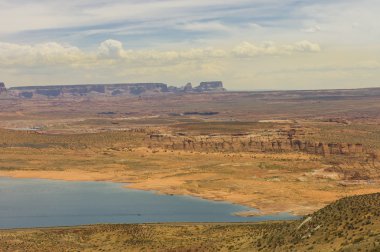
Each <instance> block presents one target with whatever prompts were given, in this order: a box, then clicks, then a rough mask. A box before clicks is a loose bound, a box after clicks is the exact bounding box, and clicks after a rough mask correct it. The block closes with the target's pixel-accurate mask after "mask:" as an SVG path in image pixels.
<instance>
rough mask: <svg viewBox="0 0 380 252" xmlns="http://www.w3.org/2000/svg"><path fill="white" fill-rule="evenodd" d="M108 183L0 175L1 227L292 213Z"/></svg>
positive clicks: (271, 217)
mask: <svg viewBox="0 0 380 252" xmlns="http://www.w3.org/2000/svg"><path fill="white" fill-rule="evenodd" d="M122 186H123V184H118V183H108V182H67V181H57V180H44V179H13V178H7V177H3V178H0V228H26V227H51V226H73V225H84V224H96V223H157V222H249V221H263V220H285V219H295V218H297V217H295V216H291V215H288V214H280V215H268V216H260V217H239V216H234V215H232V214H233V213H234V212H239V211H247V210H252V209H251V208H248V207H244V206H239V205H234V204H230V203H226V202H214V201H208V200H203V199H199V198H195V197H188V196H169V195H157V194H156V193H154V192H146V191H139V190H133V189H125V188H122Z"/></svg>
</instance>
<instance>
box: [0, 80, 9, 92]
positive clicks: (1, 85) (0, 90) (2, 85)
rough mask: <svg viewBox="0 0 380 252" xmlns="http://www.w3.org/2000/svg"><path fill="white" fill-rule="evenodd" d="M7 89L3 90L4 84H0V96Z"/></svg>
mask: <svg viewBox="0 0 380 252" xmlns="http://www.w3.org/2000/svg"><path fill="white" fill-rule="evenodd" d="M6 91H7V89H6V88H5V84H4V82H0V94H2V93H5V92H6Z"/></svg>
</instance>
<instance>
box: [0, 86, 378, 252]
mask: <svg viewBox="0 0 380 252" xmlns="http://www.w3.org/2000/svg"><path fill="white" fill-rule="evenodd" d="M0 97H1V98H0V153H1V155H0V176H10V177H19V178H49V179H62V180H75V181H113V182H123V183H128V185H126V186H128V187H131V188H136V189H142V190H154V191H156V192H157V193H164V194H176V195H177V194H178V195H192V196H197V197H201V198H205V199H211V200H216V201H219V200H223V201H228V202H232V203H236V204H241V205H245V206H249V207H253V208H256V209H258V210H259V213H257V212H243V213H238V214H240V215H243V216H244V215H257V214H276V213H283V212H287V213H291V214H295V215H306V214H311V213H313V212H315V211H317V210H318V209H321V208H323V207H325V206H326V205H328V204H330V203H332V202H334V201H336V200H339V199H340V198H343V197H346V196H352V195H362V194H369V193H376V192H380V174H379V168H380V158H379V155H380V152H379V151H380V124H379V123H380V89H357V90H324V91H272V92H269V91H268V92H226V91H216V92H190V93H187V92H179V93H154V94H152V93H142V94H139V95H120V96H119V95H118V96H108V95H106V94H105V95H93V94H87V95H79V96H75V95H69V96H65V95H63V96H58V97H48V96H47V97H42V96H40V97H33V98H25V97H16V96H12V95H7V94H6V93H5V94H4V93H3V94H2V95H1V96H0ZM376 197H377V196H376ZM355 199H356V198H355ZM338 202H340V201H338ZM346 210H347V209H346ZM347 211H348V210H347ZM376 211H377V212H378V209H377V210H376ZM317 213H318V212H317ZM342 218H343V217H342ZM351 221H353V220H351ZM295 225H299V223H298V222H292V223H264V224H255V225H237V224H236V225H227V224H220V225H207V224H196V225H174V226H172V225H158V226H152V225H137V226H134V225H131V226H122V225H115V226H91V227H78V228H76V229H74V230H70V229H46V230H45V229H44V230H41V231H14V232H15V233H12V236H7V235H4V234H5V233H4V232H3V233H2V237H1V239H2V240H1V241H0V242H3V244H4V242H5V243H6V244H7V246H8V248H11V247H12V244H13V245H17V246H21V247H20V248H24V247H22V246H24V245H25V246H26V245H27V244H28V242H27V240H30V239H32V237H35V235H38V237H39V238H41V239H47V238H46V236H50V235H53V236H57V237H56V238H57V243H56V244H50V245H49V246H53V247H54V246H60V245H59V244H60V242H64V243H65V244H66V242H68V239H69V240H70V239H73V240H70V242H69V243H70V244H71V245H68V246H69V247H68V248H71V247H70V246H73V248H81V249H89V250H93V249H94V248H95V247H91V246H96V244H98V242H100V241H99V240H97V239H100V238H99V237H100V236H104V237H108V236H110V237H112V239H115V240H114V242H115V243H118V244H119V245H120V246H121V247H120V248H122V246H124V245H125V246H127V245H128V246H132V245H133V244H134V245H133V246H132V247H134V246H135V247H134V248H136V249H143V250H144V249H146V250H149V249H152V248H155V249H163V250H164V249H167V247H165V246H164V244H167V243H165V239H171V238H170V237H172V236H176V237H178V234H179V233H181V232H185V233H189V234H191V235H190V237H189V238H188V239H189V240H183V239H180V240H178V241H176V242H173V247H170V249H180V248H182V247H186V248H190V249H194V250H197V249H198V248H205V247H204V246H206V248H209V247H214V246H213V244H214V242H215V243H217V244H219V243H218V241H217V240H218V238H217V237H218V236H219V235H220V233H221V232H223V233H224V232H227V233H228V234H230V235H231V236H230V237H231V239H233V242H232V240H231V244H230V245H229V246H234V247H231V248H229V247H225V246H227V245H226V244H223V245H220V246H222V247H223V248H224V249H225V250H228V249H237V248H246V250H250V248H252V246H254V247H255V248H257V249H258V248H261V246H263V247H262V248H263V250H267V251H270V250H271V248H272V247H270V246H272V245H273V244H277V243H273V242H272V243H271V242H267V241H268V240H266V239H270V235H274V234H273V232H272V231H271V232H272V233H271V232H269V233H266V231H265V232H264V231H262V229H263V228H264V229H267V228H270V230H272V229H278V228H279V229H286V228H293V229H294V227H295ZM342 225H343V224H342ZM371 225H374V224H371ZM162 229H164V231H165V232H164V233H165V235H167V237H166V236H165V237H163V238H162V239H163V241H162V243H160V244H161V245H160V244H158V243H157V241H156V240H155V241H154V242H153V241H151V242H153V243H151V242H149V243H147V244H145V241H144V246H142V244H141V243H139V241H141V240H138V241H137V240H134V239H150V238H149V237H150V236H151V235H153V236H154V235H157V233H161V232H162ZM94 230H96V232H95V233H97V232H99V234H96V235H95V234H94V236H93V233H94ZM115 230H118V231H117V232H121V233H124V232H126V233H128V234H129V232H132V231H131V230H134V231H133V232H135V231H136V230H137V231H138V233H139V234H141V235H142V236H143V237H145V236H146V237H145V238H141V237H137V238H136V237H135V238H133V237H134V235H135V234H133V237H132V238H131V239H129V238H128V240H126V241H125V240H120V239H121V237H122V235H120V236H116V237H115V236H113V235H114V231H115ZM361 231H363V230H361ZM70 232H74V233H70ZM146 232H148V233H146ZM178 232H179V233H178ZM363 232H364V231H363ZM366 232H367V231H366ZM368 232H369V231H368ZM105 233H107V234H105ZM258 233H259V234H261V235H264V236H265V238H263V239H262V240H258V239H257V237H256V235H254V234H258ZM74 234H75V235H74ZM207 234H210V235H212V236H213V235H214V234H215V236H216V238H215V239H216V240H213V241H210V244H208V241H205V240H204V237H205V235H207ZM248 234H249V236H247V235H248ZM291 234H292V235H293V233H291ZM40 235H41V236H40ZM72 235H73V237H72V238H68V237H71V236H72ZM147 235H148V236H147ZM240 235H242V236H240ZM268 235H269V236H268ZM321 235H322V234H321ZM19 236H22V239H21V238H20V239H19V238H16V237H19ZM82 236H85V237H86V238H83V237H82ZM9 237H14V240H12V239H13V238H12V239H11V240H10V238H9ZM59 237H60V238H59ZM97 237H98V238H97ZM202 237H203V238H202ZM239 237H242V238H239ZM268 237H269V238H268ZM370 237H372V236H370ZM58 238H59V239H58ZM25 239H26V240H25ZM33 239H34V238H33ZM76 239H80V240H82V239H89V241H91V244H92V245H91V246H90V245H88V246H90V247H86V246H87V245H86V246H85V245H83V244H82V245H83V246H84V247H80V246H82V245H81V244H80V242H79V243H77V242H78V241H76ZM191 239H200V240H199V243H193V242H192V240H191ZM202 239H203V241H202ZM236 239H238V240H239V239H242V240H241V243H236ZM273 239H279V241H280V240H281V242H282V243H281V244H280V245H281V246H285V245H284V244H287V243H284V242H283V241H284V240H283V239H282V238H281V239H280V238H273ZM284 239H285V238H284ZM286 239H296V238H294V237H292V238H290V237H288V238H286ZM297 239H298V238H297ZM300 239H301V238H300ZM321 239H322V238H321ZM323 239H327V240H326V243H327V242H330V240H331V239H332V238H329V237H327V238H323ZM352 239H355V238H354V237H352ZM190 241H191V242H190ZM260 241H262V242H263V243H262V244H264V243H265V242H267V244H268V245H266V246H267V247H264V245H260V246H259V245H258V244H259V243H260ZM287 241H290V240H287ZM292 241H293V240H292ZM297 241H298V242H300V244H302V246H304V245H305V244H304V243H302V242H301V240H297ZM331 241H332V240H331ZM335 241H336V240H334V244H335ZM19 242H20V243H19ZM92 242H94V243H92ZM315 242H316V244H319V242H320V240H317V241H315ZM346 242H349V240H348V241H346ZM361 242H363V241H362V240H360V241H358V243H361ZM366 242H367V241H366ZM373 242H374V243H373V244H374V246H375V245H376V246H378V241H375V240H374V241H373ZM376 242H377V243H376ZM190 243H191V244H194V245H191V246H190V245H189V244H190ZM102 244H103V245H100V244H98V245H99V246H100V247H102V246H103V247H102V248H103V249H106V250H107V247H104V246H106V245H104V244H106V243H103V242H102ZM123 244H124V245H123ZM131 244H132V245H131ZM233 244H235V245H233ZM253 244H254V245H253ZM270 244H272V245H270ZM297 244H298V243H295V245H294V246H298V245H297ZM198 245H199V246H200V247H197V246H198ZM243 245H244V246H243ZM28 246H29V245H28ZM30 246H31V247H30V248H33V246H32V245H30ZM65 246H66V245H65ZM76 246H79V247H76ZM189 246H190V247H189ZM218 246H219V245H218ZM268 246H269V247H268ZM300 246H301V245H300ZM308 246H310V247H312V248H311V249H310V250H315V251H317V248H319V247H318V246H319V245H318V246H317V245H315V243H314V245H313V243H308ZM334 246H335V245H334ZM350 246H351V245H350ZM350 246H349V248H352V246H351V247H350ZM371 246H372V245H371ZM222 247H220V248H222ZM338 247H339V248H343V247H344V246H343V245H342V244H341V245H339V246H338V245H337V247H336V248H338ZM25 248H26V247H25ZM218 248H219V247H218ZM303 248H304V247H303ZM305 248H306V247H305ZM286 249H289V250H291V247H286ZM31 250H32V249H31ZM280 250H281V249H280ZM280 250H279V251H280ZM348 251H350V250H348ZM352 251H355V250H352Z"/></svg>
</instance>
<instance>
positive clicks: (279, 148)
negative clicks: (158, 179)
mask: <svg viewBox="0 0 380 252" xmlns="http://www.w3.org/2000/svg"><path fill="white" fill-rule="evenodd" d="M147 141H148V143H149V146H150V147H151V148H164V149H170V150H188V151H205V152H272V153H273V152H305V153H310V154H316V155H323V156H329V155H353V154H368V153H367V150H366V149H365V148H364V147H363V145H362V144H350V143H321V142H311V141H305V140H298V139H291V140H288V139H273V140H262V139H258V138H255V137H252V136H250V135H241V136H240V135H239V136H233V135H231V136H182V135H176V136H174V135H165V134H151V135H149V136H148V139H147Z"/></svg>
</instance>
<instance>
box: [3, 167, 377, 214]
mask: <svg viewBox="0 0 380 252" xmlns="http://www.w3.org/2000/svg"><path fill="white" fill-rule="evenodd" d="M0 177H11V178H26V179H28V178H29V179H48V180H62V181H77V182H81V181H83V182H84V181H88V182H110V183H121V184H123V185H121V186H122V187H124V188H129V189H135V190H141V191H153V192H155V193H157V194H163V195H178V196H191V197H196V198H200V199H204V200H209V201H214V202H220V201H223V202H226V203H230V204H235V205H241V206H245V207H249V208H252V209H255V210H257V212H258V213H259V214H258V215H257V212H256V211H255V215H254V216H264V215H278V214H284V213H286V214H289V215H293V216H305V215H308V214H311V213H313V212H315V211H317V210H319V209H321V208H323V207H324V206H325V205H327V204H328V202H326V203H323V204H321V203H319V204H315V205H308V206H303V205H302V206H300V205H294V204H292V202H287V201H286V199H284V201H283V202H281V203H282V204H281V205H279V204H278V202H276V201H273V200H271V198H270V197H271V196H270V195H265V194H263V195H260V197H259V198H257V200H256V202H258V203H256V202H252V198H253V197H252V195H250V194H247V195H242V194H235V193H229V194H228V193H224V192H222V193H219V194H216V193H215V192H213V191H207V192H200V193H195V192H191V191H189V190H186V189H178V188H173V187H165V186H162V185H165V182H162V180H160V179H156V180H153V181H152V180H134V179H132V178H131V177H130V176H129V177H128V176H125V174H124V177H123V176H119V174H118V173H117V172H115V171H111V172H88V171H82V170H64V171H28V170H17V171H1V172H0ZM152 182H153V183H152ZM157 184H159V186H157ZM376 192H379V190H378V189H376V188H367V189H363V190H360V189H359V190H358V191H355V192H353V193H351V194H350V195H359V194H368V193H376ZM247 197H251V198H250V199H251V201H247V199H246V198H247ZM342 197H343V196H342ZM339 198H341V197H338V195H337V197H336V198H335V199H334V200H337V199H339ZM267 201H270V203H269V204H268V203H267V204H265V205H264V204H263V205H260V202H264V203H266V202H267ZM284 209H285V211H284ZM251 213H252V212H251V211H244V212H239V213H234V214H237V215H238V216H241V217H252V216H253V215H251Z"/></svg>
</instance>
